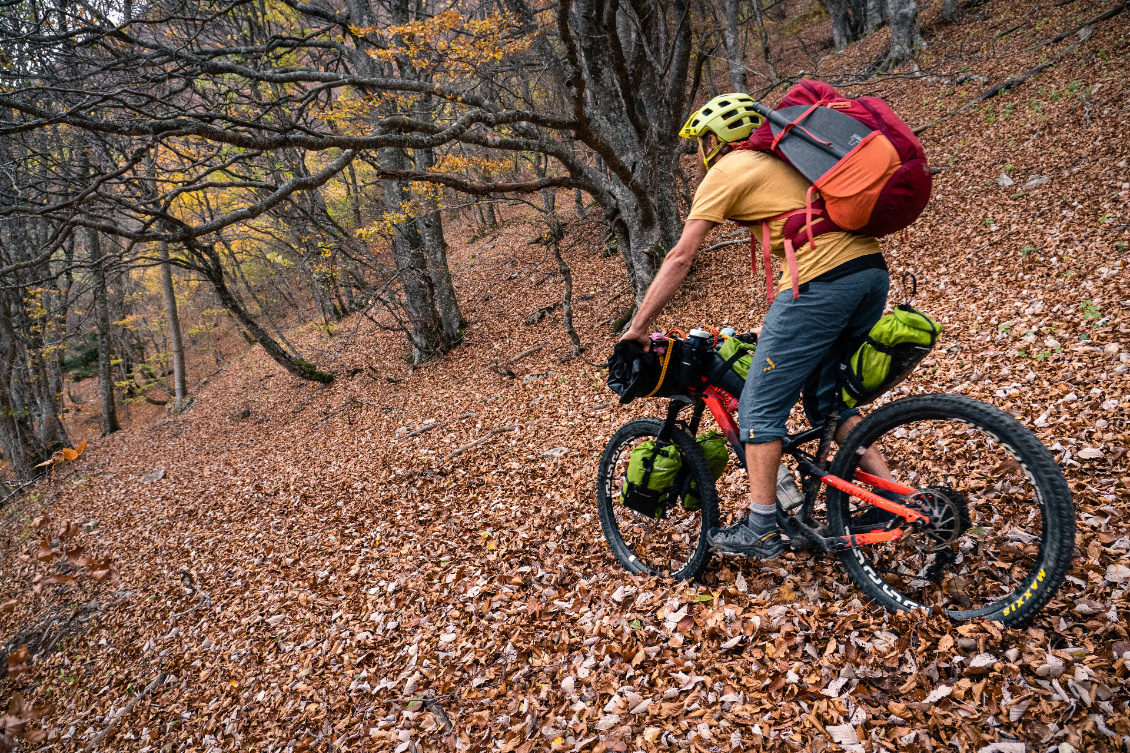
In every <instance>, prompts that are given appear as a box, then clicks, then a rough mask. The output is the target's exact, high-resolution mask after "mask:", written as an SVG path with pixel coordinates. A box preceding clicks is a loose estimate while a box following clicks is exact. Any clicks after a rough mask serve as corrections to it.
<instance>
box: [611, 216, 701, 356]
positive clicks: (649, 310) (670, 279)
mask: <svg viewBox="0 0 1130 753" xmlns="http://www.w3.org/2000/svg"><path fill="white" fill-rule="evenodd" d="M714 225H715V223H713V222H711V221H710V220H687V222H686V224H685V225H683V234H682V235H681V236H679V242H678V243H676V244H675V247H674V248H673V249H671V252H670V253H668V254H667V256H666V258H664V259H663V264H662V265H661V266H660V267H659V272H658V273H656V275H655V279H654V280H652V282H651V286H650V287H648V289H647V294H646V295H645V296H644V298H643V303H641V304H640V308H639V310H638V311H637V312H636V315H635V317H633V318H632V326H630V327H629V328H628V331H627V332H625V333H624V336H623V337H621V338H620V339H621V340H639V341H640V342H642V343H644V344H647V343H648V342H649V341H648V339H647V338H648V334H649V328H650V327H651V323H652V322H653V321H654V320H655V318H656V317H657V316H659V312H660V311H662V310H663V307H664V306H666V305H667V303H668V302H669V301H670V300H671V299H672V298H674V297H675V292H676V291H678V289H679V285H681V284H682V282H683V279H684V278H685V277H686V276H687V272H689V271H690V269H691V263H692V262H693V261H694V257H695V254H697V253H698V249H699V248H700V247H701V246H702V241H703V240H704V239H705V238H706V234H707V233H709V232H710V229H711V228H713V227H714Z"/></svg>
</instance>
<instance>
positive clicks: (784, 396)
mask: <svg viewBox="0 0 1130 753" xmlns="http://www.w3.org/2000/svg"><path fill="white" fill-rule="evenodd" d="M889 285H890V277H889V276H888V275H887V271H886V270H884V269H865V270H862V271H860V272H856V273H854V274H850V275H848V276H846V277H841V278H840V279H838V280H834V281H832V282H810V283H808V284H807V285H805V286H802V287H807V290H805V291H804V292H802V293H801V295H800V298H798V299H796V300H794V299H793V292H792V290H791V289H788V288H786V289H785V290H782V291H781V292H780V293H779V294H778V295H777V298H776V299H775V300H774V301H773V304H772V305H771V306H770V307H769V313H768V314H767V315H766V316H765V323H764V325H763V326H762V329H761V336H760V337H759V338H758V341H757V350H756V351H755V352H754V356H753V364H752V365H751V366H750V369H749V376H748V377H747V378H746V383H745V389H744V390H742V396H741V400H740V401H739V405H738V426H739V427H740V428H741V440H742V441H743V442H745V443H747V444H761V443H763V442H772V441H774V440H777V439H783V438H784V437H786V436H787V435H788V430H787V428H786V423H787V422H788V419H789V412H790V411H791V410H792V407H793V404H795V403H796V401H797V398H798V397H800V393H801V388H802V387H803V388H804V391H805V399H804V411H805V414H806V415H807V416H808V420H809V423H811V424H812V425H813V426H817V425H819V424H820V423H821V422H822V421H823V420H824V419H825V417H826V416H827V415H828V414H829V413H830V412H831V411H832V410H833V409H835V408H836V407H837V406H838V405H840V396H839V395H838V394H837V388H838V386H839V361H840V357H839V356H840V355H841V354H840V353H839V352H838V351H839V348H840V346H842V345H843V344H844V343H845V342H846V341H847V340H850V339H853V338H859V337H862V336H863V335H865V334H867V332H868V331H870V329H871V327H872V326H873V325H874V324H875V322H877V321H879V317H881V316H882V315H883V309H884V307H885V306H886V304H887V289H888V287H889ZM833 349H835V350H836V351H837V352H836V353H834V354H833V357H831V358H829V357H828V356H829V354H830V353H832V352H833ZM857 412H858V411H856V410H854V409H853V410H851V411H844V413H843V414H842V418H846V417H847V416H849V415H852V414H853V413H857Z"/></svg>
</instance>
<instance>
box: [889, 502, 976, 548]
mask: <svg viewBox="0 0 1130 753" xmlns="http://www.w3.org/2000/svg"><path fill="white" fill-rule="evenodd" d="M903 504H904V505H906V506H907V507H909V508H910V509H912V510H914V511H915V512H920V513H922V514H923V515H926V516H927V517H929V518H930V522H929V523H926V524H923V525H921V526H919V528H918V533H920V534H922V537H921V538H919V541H920V542H921V543H922V545H923V548H924V549H925V550H926V551H929V552H937V551H941V550H942V549H948V548H949V547H950V546H952V545H953V543H954V542H955V541H957V540H958V539H959V538H960V537H961V534H963V533H965V531H966V530H968V528H969V508H968V506H967V505H966V503H965V498H964V497H962V496H961V495H960V494H959V493H958V492H957V491H956V490H954V489H950V488H949V487H944V486H928V487H926V488H925V489H920V490H919V491H916V492H914V493H913V494H911V495H910V496H908V497H907V498H906V499H904V500H903Z"/></svg>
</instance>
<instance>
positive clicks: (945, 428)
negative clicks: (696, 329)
mask: <svg viewBox="0 0 1130 753" xmlns="http://www.w3.org/2000/svg"><path fill="white" fill-rule="evenodd" d="M667 399H668V400H669V402H668V406H667V412H666V417H665V418H664V419H663V420H660V419H656V418H640V419H636V420H634V421H630V422H628V423H627V424H625V425H624V426H623V427H621V428H620V429H619V430H618V431H617V432H616V433H615V434H614V435H613V436H612V438H611V439H610V440H609V442H608V445H607V447H606V448H605V450H604V453H603V456H602V457H601V460H600V466H599V469H598V473H597V502H598V505H599V511H600V522H601V527H602V529H603V531H604V536H605V538H606V539H607V540H608V543H609V545H610V546H611V548H612V553H613V554H614V555H615V557H616V559H617V560H618V561H619V562H620V564H621V565H623V567H624V568H625V569H626V570H628V572H630V573H633V574H641V573H647V574H653V575H658V576H661V577H668V578H674V579H677V580H690V579H694V578H697V577H699V576H700V575H701V574H702V573H703V571H704V570H705V569H706V567H707V565H708V564H709V562H710V559H711V551H710V546H709V543H708V542H707V539H706V533H707V531H708V530H709V529H711V528H713V527H716V526H718V519H719V509H718V494H717V489H716V486H715V479H714V474H712V472H711V470H710V468H709V467H708V465H707V461H706V459H705V457H704V455H703V453H702V451H701V449H700V447H699V445H698V443H697V442H696V439H695V437H696V434H697V433H698V432H699V429H700V427H701V424H702V421H703V417H704V415H705V412H706V411H707V410H709V412H710V414H711V415H712V416H713V418H714V421H715V422H716V423H717V425H718V427H719V428H720V429H721V431H722V432H723V433H724V435H725V436H726V439H727V442H728V444H729V446H730V449H731V452H732V455H733V456H734V457H736V459H737V463H738V465H739V466H740V467H741V468H743V469H744V467H745V453H744V451H743V449H742V445H741V444H740V441H739V435H738V427H737V424H736V422H735V420H734V412H735V411H736V410H737V400H736V399H735V396H734V395H733V394H731V393H730V392H727V391H725V390H724V389H722V388H720V387H719V386H717V385H714V384H709V385H704V386H703V388H701V389H687V390H686V392H685V393H684V394H677V395H673V396H670V397H669V398H667ZM841 412H842V407H841V409H837V410H835V411H833V412H832V413H831V414H830V415H829V416H828V417H827V419H826V420H825V422H824V423H823V425H821V426H816V427H813V428H809V429H807V430H805V431H801V432H799V433H796V434H792V435H790V436H789V437H787V438H786V439H785V440H784V441H783V449H784V453H785V456H786V457H791V458H792V459H793V461H795V466H796V469H795V470H796V472H797V473H799V476H800V479H801V490H802V491H803V501H802V502H798V503H796V504H794V505H792V506H791V507H789V508H788V509H786V508H785V507H783V506H782V505H781V503H780V501H778V505H777V519H778V523H779V525H780V528H781V531H782V533H783V534H784V535H786V536H787V537H788V540H789V547H790V549H791V550H792V551H794V552H813V553H816V554H830V555H835V556H837V557H838V558H839V560H840V562H841V564H842V565H843V567H844V568H845V569H846V570H847V572H848V575H849V576H850V577H851V579H852V581H853V582H854V583H855V584H856V586H857V587H858V588H859V589H860V590H861V591H863V592H864V593H865V594H867V596H868V597H869V598H871V599H872V600H873V601H875V602H876V603H878V604H880V605H881V606H883V607H884V608H886V609H887V610H890V611H899V610H910V609H915V608H919V607H923V608H926V609H927V610H941V611H943V612H944V613H946V614H948V615H949V616H950V617H951V618H953V619H955V620H968V619H973V618H977V617H987V618H989V619H993V620H997V621H1000V622H1002V623H1004V624H1006V625H1020V624H1023V623H1026V622H1027V621H1029V620H1031V619H1032V617H1033V616H1035V614H1036V613H1037V612H1038V611H1039V610H1040V609H1041V608H1042V607H1043V606H1044V605H1045V604H1047V603H1048V601H1049V600H1050V599H1051V597H1052V595H1053V594H1054V593H1055V591H1056V590H1057V589H1058V588H1059V586H1060V584H1061V583H1062V582H1063V579H1064V576H1065V575H1066V574H1067V570H1068V567H1069V566H1070V564H1071V559H1072V556H1073V553H1074V549H1075V512H1074V505H1073V503H1072V499H1071V493H1070V489H1069V488H1068V485H1067V481H1066V480H1065V479H1064V477H1063V473H1062V471H1061V470H1060V468H1059V466H1058V465H1057V464H1056V462H1055V459H1054V458H1053V456H1052V454H1051V453H1050V452H1049V451H1048V449H1047V448H1046V447H1044V445H1043V444H1042V443H1041V442H1040V441H1039V440H1038V439H1037V438H1036V436H1035V435H1034V434H1033V433H1032V432H1031V431H1030V430H1029V429H1027V428H1026V427H1025V426H1023V425H1022V424H1021V423H1020V422H1018V421H1017V420H1016V419H1015V418H1013V417H1012V416H1010V415H1009V414H1007V413H1005V412H1004V411H1002V410H1000V409H998V408H996V407H994V406H991V405H988V404H986V403H983V402H980V401H978V400H974V399H971V398H969V397H964V396H959V395H945V394H921V395H914V396H909V397H904V398H900V399H896V400H893V401H891V402H889V403H887V404H885V405H883V406H881V407H879V408H878V409H876V410H874V411H872V412H871V413H870V414H869V415H868V416H867V417H866V418H864V419H863V420H862V421H861V422H860V423H859V424H858V425H857V426H856V427H855V428H854V429H853V430H852V431H851V432H850V433H849V435H848V436H847V437H846V438H845V439H844V441H843V442H842V443H841V444H840V445H839V446H838V448H837V449H836V451H835V452H834V453H833V452H832V448H833V443H834V441H833V437H834V434H835V429H836V427H837V426H838V425H839V421H840V415H841ZM646 440H651V441H653V442H655V444H656V446H658V447H661V448H663V447H669V446H671V445H673V446H674V447H675V448H676V449H677V453H678V455H679V457H680V458H681V460H682V464H681V466H680V469H679V471H678V475H677V476H676V477H675V480H674V483H673V485H672V487H671V490H670V493H669V495H668V496H667V498H666V499H665V500H664V501H663V502H662V504H661V505H660V506H659V507H658V508H656V509H650V508H649V509H647V510H645V511H644V512H640V511H638V510H633V509H632V508H631V507H629V506H628V505H626V504H624V500H625V498H626V497H625V495H622V493H621V492H622V490H624V489H626V487H625V479H626V473H627V467H628V463H629V458H630V455H631V451H632V449H633V448H635V447H636V446H637V445H638V444H639V443H640V442H642V441H646ZM870 448H877V449H878V450H879V451H880V452H881V453H882V455H883V456H884V457H885V458H886V462H887V465H888V467H889V468H890V471H891V476H892V478H893V480H884V479H882V478H879V477H878V476H873V475H871V474H869V473H866V472H864V471H863V470H862V469H861V468H860V467H859V466H860V460H861V458H862V457H863V455H864V454H865V453H866V452H867V451H868V450H869V449H870ZM730 468H733V464H732V463H731V465H730ZM692 490H693V494H692ZM689 499H691V500H693V504H692V503H689V501H688V500H689ZM741 507H742V514H744V513H745V508H746V503H745V500H744V498H743V500H742V504H741Z"/></svg>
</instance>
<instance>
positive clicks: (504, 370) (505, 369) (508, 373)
mask: <svg viewBox="0 0 1130 753" xmlns="http://www.w3.org/2000/svg"><path fill="white" fill-rule="evenodd" d="M547 345H549V343H542V344H541V345H535V346H534V347H532V348H530V349H529V350H523V351H522V352H521V353H519V354H518V355H516V356H514V357H513V358H511V359H510V360H509V361H507V362H506V365H500V364H499V363H498V361H491V362H490V363H488V364H487V365H486V367H485V370H486V371H493V372H494V373H495V374H498V375H499V376H504V377H508V378H510V379H514V378H515V377H517V376H518V375H517V374H515V373H514V372H513V371H512V370H511V369H510V364H512V363H514V362H515V361H520V360H522V359H523V358H525V357H526V356H532V355H533V354H534V353H537V352H538V351H539V350H541V349H542V348H544V347H545V346H547Z"/></svg>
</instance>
